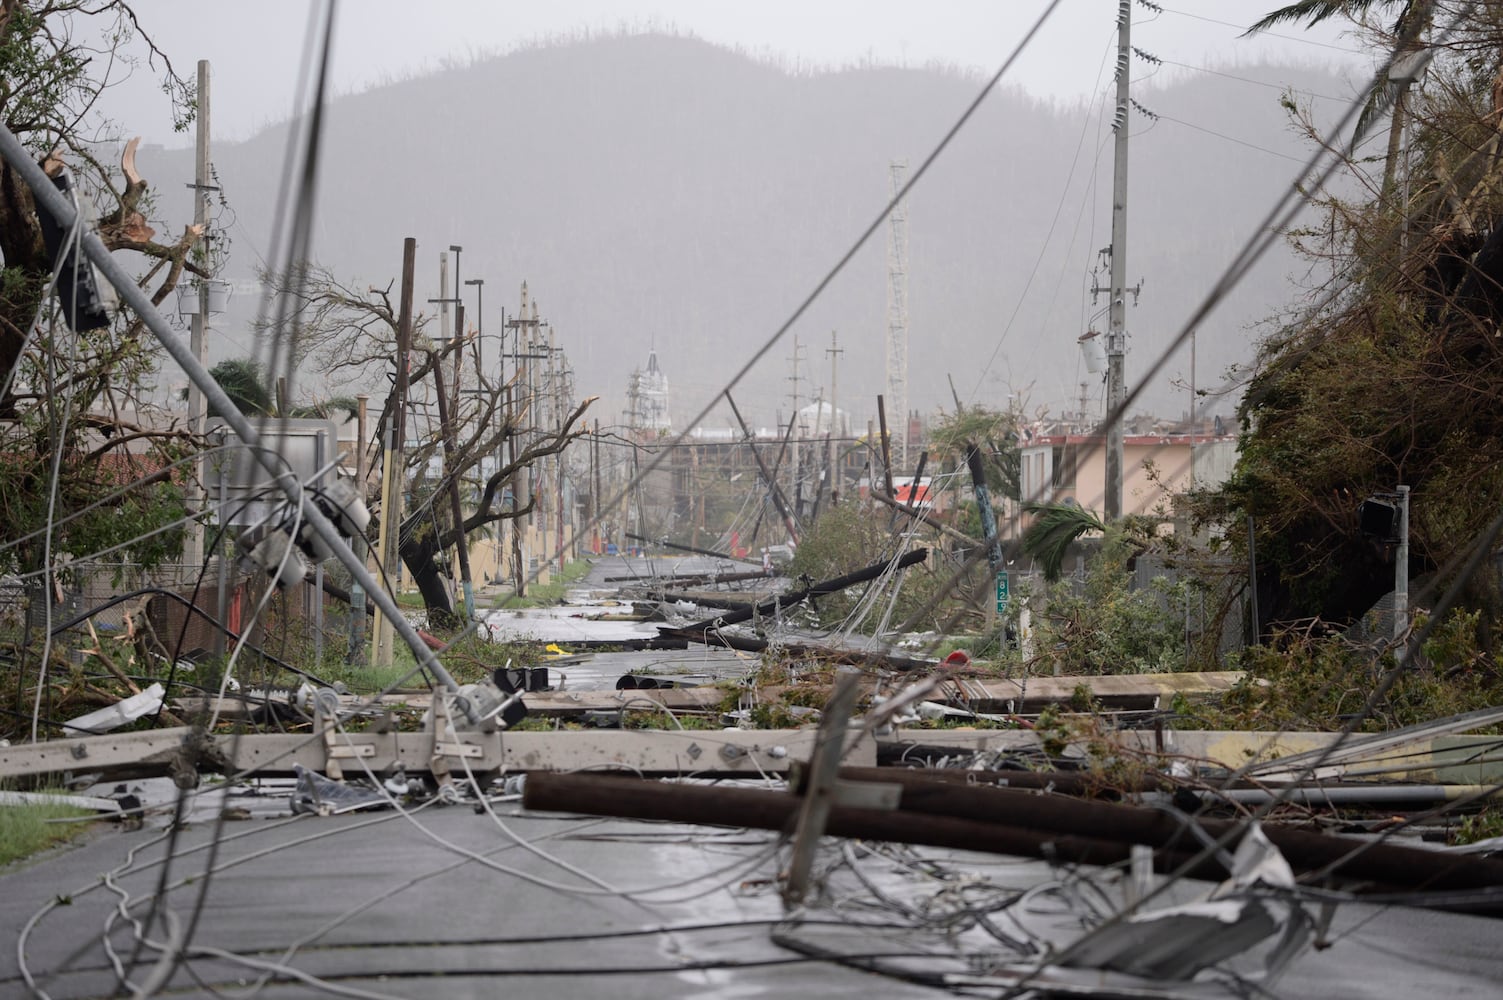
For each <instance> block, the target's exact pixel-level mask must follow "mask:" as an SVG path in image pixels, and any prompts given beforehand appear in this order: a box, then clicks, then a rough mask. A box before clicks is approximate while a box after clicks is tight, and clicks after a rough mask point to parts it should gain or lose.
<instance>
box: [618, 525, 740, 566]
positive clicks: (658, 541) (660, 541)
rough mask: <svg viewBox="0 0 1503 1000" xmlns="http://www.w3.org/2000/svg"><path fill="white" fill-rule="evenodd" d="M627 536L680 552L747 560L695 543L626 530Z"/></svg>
mask: <svg viewBox="0 0 1503 1000" xmlns="http://www.w3.org/2000/svg"><path fill="white" fill-rule="evenodd" d="M626 537H627V538H630V539H631V540H632V541H634V542H646V543H647V544H648V545H660V546H662V547H663V548H665V549H674V550H675V551H678V552H693V553H694V554H695V555H700V556H713V557H715V558H716V559H724V560H726V561H728V562H747V560H745V559H741V558H738V557H736V556H733V555H730V554H729V553H726V552H716V551H715V550H714V549H700V548H695V547H694V546H693V545H679V544H677V543H676V542H670V541H669V540H668V539H666V538H647V537H645V536H643V535H634V534H632V533H631V532H630V531H628V532H626Z"/></svg>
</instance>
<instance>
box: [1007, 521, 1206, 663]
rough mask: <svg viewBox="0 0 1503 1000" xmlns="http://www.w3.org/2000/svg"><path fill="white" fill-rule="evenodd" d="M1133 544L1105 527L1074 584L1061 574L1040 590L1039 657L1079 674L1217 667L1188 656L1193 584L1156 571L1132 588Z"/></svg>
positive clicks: (1037, 614) (1036, 602)
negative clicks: (1099, 543)
mask: <svg viewBox="0 0 1503 1000" xmlns="http://www.w3.org/2000/svg"><path fill="white" fill-rule="evenodd" d="M1137 551H1138V543H1137V542H1136V541H1135V540H1134V539H1133V538H1131V537H1130V536H1129V535H1128V534H1126V533H1125V532H1123V531H1121V530H1120V529H1118V528H1117V527H1116V526H1112V527H1109V528H1108V529H1107V532H1106V538H1105V541H1104V543H1103V544H1102V546H1101V548H1100V550H1099V551H1098V552H1097V553H1096V554H1095V555H1094V556H1093V557H1092V558H1091V560H1090V562H1089V563H1088V564H1087V572H1086V577H1085V580H1084V582H1083V584H1082V585H1081V586H1080V587H1079V588H1078V589H1077V588H1076V586H1075V585H1074V583H1073V582H1071V581H1065V582H1060V583H1056V584H1053V585H1051V586H1049V587H1048V588H1047V589H1046V590H1045V591H1044V593H1043V594H1041V595H1038V596H1037V598H1036V599H1035V600H1034V606H1035V608H1036V610H1035V613H1034V627H1035V645H1036V648H1037V650H1038V655H1039V657H1040V658H1041V659H1042V660H1044V661H1046V662H1048V663H1050V665H1051V666H1054V667H1057V668H1058V671H1059V672H1060V673H1062V674H1077V675H1079V674H1130V673H1161V672H1168V671H1175V670H1186V669H1206V668H1208V667H1212V668H1213V667H1214V664H1206V663H1203V662H1197V661H1195V660H1194V659H1192V651H1191V650H1190V649H1189V648H1188V647H1189V642H1188V639H1187V636H1186V634H1185V604H1186V602H1187V601H1188V600H1189V598H1190V595H1191V593H1192V592H1193V586H1194V585H1193V584H1191V583H1190V582H1188V580H1184V579H1182V580H1180V581H1178V582H1175V583H1170V582H1168V581H1167V579H1165V578H1159V579H1157V580H1155V581H1154V582H1153V585H1152V586H1151V587H1148V588H1146V589H1135V588H1134V587H1133V585H1132V571H1131V569H1130V560H1131V558H1132V557H1133V556H1134V555H1136V554H1137ZM1212 655H1213V656H1214V653H1213V654H1212Z"/></svg>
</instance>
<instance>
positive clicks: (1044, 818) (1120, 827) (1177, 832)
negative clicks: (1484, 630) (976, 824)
mask: <svg viewBox="0 0 1503 1000" xmlns="http://www.w3.org/2000/svg"><path fill="white" fill-rule="evenodd" d="M895 770H896V773H891V774H889V773H887V772H884V773H883V774H882V781H884V782H890V783H892V782H895V783H898V784H901V785H902V786H903V796H902V805H901V808H902V809H903V810H904V811H912V812H916V813H923V814H925V815H930V814H932V815H941V816H951V817H955V818H957V819H968V820H977V821H982V822H987V823H1009V824H1016V825H1019V826H1025V827H1028V828H1030V829H1034V830H1041V831H1050V832H1057V833H1063V834H1070V835H1077V834H1087V833H1088V834H1091V835H1094V836H1097V837H1102V838H1105V839H1107V840H1120V841H1123V842H1125V843H1132V844H1147V845H1149V846H1151V847H1154V848H1168V849H1170V850H1180V851H1187V852H1190V853H1193V852H1194V851H1195V850H1196V849H1197V847H1198V842H1197V841H1196V839H1195V837H1194V836H1193V835H1192V834H1191V832H1190V830H1189V829H1188V827H1187V826H1186V824H1185V823H1184V822H1183V821H1181V820H1180V819H1179V818H1177V817H1175V816H1172V815H1170V814H1168V813H1166V812H1162V811H1159V810H1157V809H1147V808H1143V807H1139V806H1128V805H1117V804H1113V803H1107V802H1091V801H1086V800H1082V799H1077V798H1071V797H1068V796H1061V795H1039V794H1036V793H1035V792H1034V791H1031V790H1024V789H1013V788H1002V787H999V786H996V785H976V786H970V785H957V784H953V783H950V782H943V781H934V780H933V779H932V778H928V777H925V776H924V775H923V774H922V773H921V772H919V771H912V770H902V769H895ZM1195 823H1196V824H1197V825H1198V826H1199V827H1200V828H1201V829H1202V830H1204V831H1205V832H1206V833H1208V834H1210V835H1211V836H1213V837H1216V838H1223V837H1234V836H1235V835H1236V834H1237V833H1238V832H1239V831H1240V829H1241V827H1242V824H1241V823H1240V822H1239V821H1236V820H1224V819H1212V818H1210V817H1206V816H1197V817H1195ZM1263 830H1264V833H1265V834H1267V836H1268V839H1269V840H1270V841H1271V842H1272V843H1273V844H1274V846H1276V847H1277V848H1278V849H1279V851H1280V852H1282V853H1283V855H1284V858H1285V860H1287V861H1288V862H1289V864H1290V866H1291V867H1293V868H1294V870H1295V871H1296V872H1307V873H1308V872H1322V873H1328V874H1332V875H1339V876H1340V877H1342V878H1347V879H1356V880H1366V881H1374V882H1381V883H1384V884H1386V885H1390V886H1399V887H1405V886H1407V887H1411V888H1416V889H1418V888H1424V889H1471V888H1476V887H1478V886H1483V885H1503V861H1494V860H1491V859H1487V858H1477V857H1475V856H1470V857H1469V856H1466V855H1457V854H1443V853H1440V852H1437V851H1430V850H1421V849H1416V848H1411V847H1400V846H1396V845H1394V844H1389V843H1379V842H1376V841H1372V840H1353V839H1349V838H1343V837H1332V836H1327V835H1325V834H1321V833H1310V832H1307V831H1304V830H1295V829H1291V828H1289V827H1281V826H1276V825H1273V824H1265V826H1264V828H1263Z"/></svg>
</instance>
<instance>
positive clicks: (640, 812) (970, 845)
mask: <svg viewBox="0 0 1503 1000" xmlns="http://www.w3.org/2000/svg"><path fill="white" fill-rule="evenodd" d="M801 802H802V799H801V797H799V796H796V795H789V794H787V793H786V792H776V791H767V790H764V789H732V788H723V787H707V786H698V785H674V784H662V783H660V782H655V781H643V780H641V779H638V778H635V777H620V776H616V775H594V774H557V773H552V772H548V773H539V774H533V775H529V776H528V779H527V784H526V785H525V786H524V788H523V790H522V805H523V806H524V807H525V808H527V809H536V810H545V811H555V812H573V813H581V814H584V815H590V816H621V817H627V818H633V819H650V820H660V821H665V822H672V823H699V824H704V825H706V826H734V827H752V828H754V829H759V830H779V831H782V832H784V833H789V834H791V833H792V832H793V825H794V822H795V821H796V819H797V817H798V813H799V808H800V804H801ZM824 832H825V833H826V835H828V836H832V837H859V838H862V839H868V840H885V841H888V842H890V843H896V844H926V845H929V846H932V847H951V848H956V849H959V850H967V851H981V852H984V853H987V854H1009V855H1016V856H1018V857H1029V858H1051V859H1058V860H1060V861H1065V862H1069V863H1072V864H1092V865H1109V864H1116V863H1119V862H1123V861H1127V860H1129V859H1130V858H1131V855H1132V845H1130V844H1127V843H1121V842H1117V841H1112V840H1107V839H1104V838H1101V837H1090V836H1060V835H1057V834H1052V833H1042V832H1040V831H1037V830H1026V829H1023V828H1021V827H1017V826H1005V825H1002V824H998V823H985V822H978V821H976V820H967V819H955V818H952V817H948V816H934V815H928V814H924V813H915V812H908V811H905V810H902V809H895V810H881V809H859V808H851V807H847V806H840V805H836V806H833V807H831V809H830V811H829V815H828V817H827V819H826V822H825V828H824ZM1188 859H1189V855H1185V854H1180V853H1178V852H1165V853H1163V854H1160V855H1156V856H1155V858H1154V861H1155V867H1156V868H1158V870H1160V871H1164V872H1167V871H1173V870H1174V869H1175V868H1176V867H1177V866H1178V865H1179V864H1182V863H1184V862H1185V861H1187V860H1188ZM1196 874H1199V875H1201V876H1203V877H1206V878H1220V877H1221V876H1222V875H1224V874H1225V871H1224V869H1222V867H1221V866H1220V865H1219V864H1215V863H1213V862H1206V863H1204V864H1202V865H1201V866H1200V868H1199V869H1198V870H1197V872H1196Z"/></svg>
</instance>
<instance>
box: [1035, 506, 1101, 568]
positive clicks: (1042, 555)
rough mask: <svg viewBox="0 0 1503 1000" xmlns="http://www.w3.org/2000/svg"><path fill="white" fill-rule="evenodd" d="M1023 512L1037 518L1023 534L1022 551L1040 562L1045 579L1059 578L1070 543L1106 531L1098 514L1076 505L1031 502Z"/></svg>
mask: <svg viewBox="0 0 1503 1000" xmlns="http://www.w3.org/2000/svg"><path fill="white" fill-rule="evenodd" d="M1023 509H1024V510H1025V511H1027V512H1028V513H1030V514H1033V515H1035V516H1034V521H1033V523H1032V524H1031V525H1029V526H1028V530H1027V531H1025V532H1023V551H1024V552H1025V553H1027V554H1028V555H1030V556H1032V557H1033V558H1034V559H1037V560H1038V563H1039V567H1040V568H1041V569H1043V571H1044V579H1046V580H1048V581H1049V582H1051V583H1053V582H1054V581H1055V580H1058V579H1059V576H1060V568H1061V567H1062V566H1064V563H1065V553H1066V552H1067V551H1068V550H1069V548H1070V546H1071V544H1073V543H1074V541H1075V540H1076V539H1077V538H1079V537H1080V536H1081V535H1083V534H1085V533H1086V532H1088V531H1105V530H1106V524H1105V522H1103V521H1102V520H1101V518H1100V517H1098V516H1097V515H1096V513H1095V511H1090V510H1086V509H1085V508H1084V507H1080V506H1077V505H1074V504H1071V505H1066V504H1058V503H1029V504H1024V505H1023Z"/></svg>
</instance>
